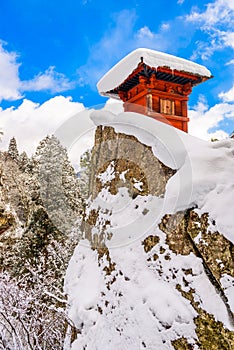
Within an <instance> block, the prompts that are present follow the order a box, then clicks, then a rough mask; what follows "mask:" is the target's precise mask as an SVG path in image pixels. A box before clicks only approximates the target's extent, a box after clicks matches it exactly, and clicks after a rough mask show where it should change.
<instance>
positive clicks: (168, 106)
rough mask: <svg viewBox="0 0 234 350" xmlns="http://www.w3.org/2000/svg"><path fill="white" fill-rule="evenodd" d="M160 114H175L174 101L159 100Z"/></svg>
mask: <svg viewBox="0 0 234 350" xmlns="http://www.w3.org/2000/svg"><path fill="white" fill-rule="evenodd" d="M160 113H164V114H170V115H173V114H175V101H173V100H166V99H162V98H161V99H160Z"/></svg>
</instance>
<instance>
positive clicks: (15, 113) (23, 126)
mask: <svg viewBox="0 0 234 350" xmlns="http://www.w3.org/2000/svg"><path fill="white" fill-rule="evenodd" d="M83 109H84V106H83V104H82V103H78V102H72V99H71V98H70V97H67V98H65V97H63V96H56V97H54V98H51V99H50V100H48V101H46V102H45V103H43V104H42V105H39V104H38V103H34V102H32V101H30V100H26V99H25V100H23V102H22V104H21V105H20V106H19V107H18V108H14V107H11V108H7V109H5V110H3V109H1V108H0V128H1V129H2V131H3V133H4V135H3V137H2V142H1V143H0V146H1V149H6V148H7V147H8V143H9V140H10V138H11V137H13V136H15V137H16V139H17V143H18V146H19V150H20V151H24V150H25V151H26V152H27V153H28V154H31V153H32V152H34V151H35V148H36V147H37V145H38V142H39V141H40V140H41V139H42V138H44V137H45V136H46V135H47V134H52V133H53V132H54V131H55V130H56V129H57V128H58V127H59V126H60V125H61V124H62V123H63V122H64V121H65V120H66V119H67V118H68V117H69V116H71V115H73V114H75V113H77V112H79V111H81V110H83ZM81 122H82V121H81Z"/></svg>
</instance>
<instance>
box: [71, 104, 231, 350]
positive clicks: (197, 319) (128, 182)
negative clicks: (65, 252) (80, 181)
mask: <svg viewBox="0 0 234 350" xmlns="http://www.w3.org/2000/svg"><path fill="white" fill-rule="evenodd" d="M91 119H92V120H93V122H94V123H95V124H96V126H97V130H96V138H95V140H96V142H95V145H94V148H93V152H92V169H91V179H90V198H89V201H88V202H87V208H86V219H85V222H84V223H83V228H84V232H83V233H84V239H83V240H81V241H80V242H79V244H78V246H77V248H76V250H75V252H74V255H73V257H72V259H71V261H70V264H69V267H68V270H67V275H66V279H65V291H66V293H67V294H68V302H69V306H68V314H69V316H70V317H71V319H72V320H73V322H74V323H75V326H76V327H77V328H78V329H79V334H78V335H77V339H76V340H75V341H74V342H73V344H72V350H78V349H86V350H103V349H104V350H115V349H121V350H122V349H126V348H127V349H129V350H135V349H149V350H155V349H160V350H161V349H183V348H184V349H190V348H191V349H209V348H211V349H222V348H225V346H226V348H227V349H231V347H232V346H233V345H234V332H233V330H234V325H233V308H232V307H233V285H232V282H233V277H234V265H233V257H232V254H233V252H232V248H231V247H233V245H232V244H233V243H232V242H233V240H234V236H233V222H232V212H233V209H232V208H233V198H234V196H233V195H234V182H233V176H232V174H233V172H234V142H233V140H226V141H222V142H215V143H209V142H204V141H201V140H199V139H196V138H194V137H191V136H189V135H187V134H185V133H183V132H181V131H179V130H177V129H175V128H173V127H171V126H169V125H166V124H163V123H160V122H158V121H155V120H154V119H151V118H149V117H146V116H143V115H140V114H136V113H122V114H119V115H117V116H115V117H113V114H112V113H110V114H109V115H108V113H105V114H102V111H96V112H93V113H92V115H91Z"/></svg>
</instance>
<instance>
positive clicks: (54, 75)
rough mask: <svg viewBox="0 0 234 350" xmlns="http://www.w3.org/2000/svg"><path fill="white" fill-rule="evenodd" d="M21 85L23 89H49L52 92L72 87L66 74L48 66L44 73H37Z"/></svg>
mask: <svg viewBox="0 0 234 350" xmlns="http://www.w3.org/2000/svg"><path fill="white" fill-rule="evenodd" d="M21 87H22V89H23V90H24V91H42V90H49V91H51V92H52V93H56V92H61V91H66V90H69V89H71V88H73V87H74V84H73V83H72V82H70V81H69V80H68V79H67V78H66V76H65V75H64V74H62V73H58V72H56V71H55V67H53V66H50V67H49V68H48V69H47V70H46V71H45V73H39V74H38V75H36V76H35V77H34V78H33V79H32V80H28V81H23V82H22V83H21Z"/></svg>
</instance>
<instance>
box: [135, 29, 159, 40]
mask: <svg viewBox="0 0 234 350" xmlns="http://www.w3.org/2000/svg"><path fill="white" fill-rule="evenodd" d="M154 36H155V34H154V33H153V32H151V30H150V29H149V28H148V27H147V26H144V27H142V28H140V29H139V30H138V32H137V34H136V37H137V38H138V39H140V40H142V39H143V40H145V39H153V38H154Z"/></svg>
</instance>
